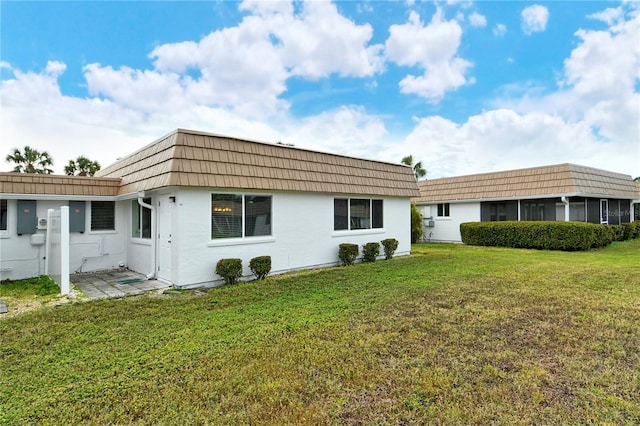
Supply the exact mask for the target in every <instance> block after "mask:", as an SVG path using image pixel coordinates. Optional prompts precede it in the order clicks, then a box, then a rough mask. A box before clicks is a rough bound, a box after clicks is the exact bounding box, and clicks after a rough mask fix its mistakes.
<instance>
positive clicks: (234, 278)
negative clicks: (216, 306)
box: [216, 258, 242, 284]
mask: <svg viewBox="0 0 640 426" xmlns="http://www.w3.org/2000/svg"><path fill="white" fill-rule="evenodd" d="M216 274H218V275H220V276H221V277H222V278H223V279H224V283H225V284H235V283H237V282H238V278H240V277H241V276H242V259H237V258H231V259H220V260H219V261H218V263H217V264H216Z"/></svg>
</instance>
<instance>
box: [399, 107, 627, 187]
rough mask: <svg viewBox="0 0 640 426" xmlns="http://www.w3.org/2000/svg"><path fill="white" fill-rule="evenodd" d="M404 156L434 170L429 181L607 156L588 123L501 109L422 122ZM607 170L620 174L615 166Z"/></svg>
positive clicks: (408, 139)
mask: <svg viewBox="0 0 640 426" xmlns="http://www.w3.org/2000/svg"><path fill="white" fill-rule="evenodd" d="M577 140H579V141H581V149H580V152H579V153H576V150H575V142H576V141H577ZM401 152H410V153H412V154H413V155H414V157H415V158H418V159H421V160H422V161H423V163H424V165H425V167H426V168H427V170H428V171H429V170H430V171H431V173H429V174H428V175H427V176H428V177H430V178H436V177H443V176H455V175H463V174H472V173H480V172H487V171H497V170H508V169H516V168H522V167H532V166H539V165H543V164H554V163H562V162H567V161H570V162H577V163H578V164H580V163H584V162H587V161H588V160H589V159H590V158H592V157H593V155H597V153H598V152H602V153H605V152H606V147H604V146H602V147H599V146H598V142H597V141H596V140H595V138H594V137H593V136H592V134H591V129H590V128H589V127H588V126H587V125H586V124H585V123H570V122H566V121H565V120H563V119H562V118H560V117H557V116H552V115H548V114H544V113H530V114H518V113H516V112H515V111H512V110H507V109H499V110H493V111H487V112H484V113H482V114H479V115H476V116H472V117H469V119H468V120H467V121H466V122H465V123H464V124H462V125H458V124H456V123H454V122H452V121H450V120H447V119H445V118H442V117H438V116H433V117H426V118H423V119H420V120H419V121H418V123H417V125H416V127H415V128H414V130H413V131H412V132H411V134H409V135H408V136H407V137H406V139H405V141H404V143H403V144H402V150H401ZM401 152H400V151H399V152H398V155H399V154H400V153H401ZM622 155H623V154H621V155H620V156H621V157H622ZM608 158H611V155H608ZM608 166H611V167H612V168H611V169H612V170H615V169H616V168H615V167H616V165H615V164H608Z"/></svg>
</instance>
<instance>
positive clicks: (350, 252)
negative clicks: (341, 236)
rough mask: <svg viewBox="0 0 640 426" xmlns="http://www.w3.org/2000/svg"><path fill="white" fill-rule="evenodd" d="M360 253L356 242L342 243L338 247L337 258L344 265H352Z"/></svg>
mask: <svg viewBox="0 0 640 426" xmlns="http://www.w3.org/2000/svg"><path fill="white" fill-rule="evenodd" d="M359 253H360V249H359V247H358V245H357V244H350V243H342V244H340V246H339V248H338V258H340V262H341V263H342V265H344V266H349V265H353V264H354V262H355V261H356V258H357V257H358V254H359Z"/></svg>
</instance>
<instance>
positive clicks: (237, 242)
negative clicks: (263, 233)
mask: <svg viewBox="0 0 640 426" xmlns="http://www.w3.org/2000/svg"><path fill="white" fill-rule="evenodd" d="M275 242H276V239H275V238H274V237H272V236H269V237H245V238H227V239H220V240H211V241H209V243H208V244H207V247H224V246H244V245H247V244H264V243H275Z"/></svg>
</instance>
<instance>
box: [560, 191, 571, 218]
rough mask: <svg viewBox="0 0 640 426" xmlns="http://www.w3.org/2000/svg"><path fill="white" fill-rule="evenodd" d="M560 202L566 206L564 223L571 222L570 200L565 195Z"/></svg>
mask: <svg viewBox="0 0 640 426" xmlns="http://www.w3.org/2000/svg"><path fill="white" fill-rule="evenodd" d="M560 201H562V204H564V221H565V222H569V217H570V216H569V199H568V198H567V197H566V196H564V195H563V196H562V197H560Z"/></svg>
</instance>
